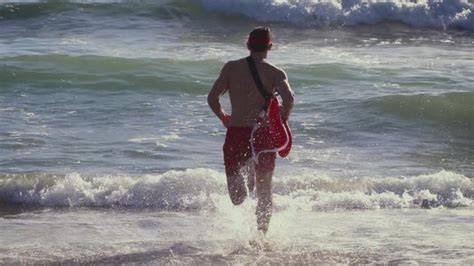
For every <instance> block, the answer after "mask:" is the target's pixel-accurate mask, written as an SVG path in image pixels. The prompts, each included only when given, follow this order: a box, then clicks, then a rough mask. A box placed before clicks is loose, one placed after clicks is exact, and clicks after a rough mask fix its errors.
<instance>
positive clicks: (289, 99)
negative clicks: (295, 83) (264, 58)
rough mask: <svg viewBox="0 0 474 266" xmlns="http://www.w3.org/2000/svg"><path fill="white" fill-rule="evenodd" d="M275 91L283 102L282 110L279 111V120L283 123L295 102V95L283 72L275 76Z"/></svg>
mask: <svg viewBox="0 0 474 266" xmlns="http://www.w3.org/2000/svg"><path fill="white" fill-rule="evenodd" d="M275 86H276V87H275V89H276V91H277V92H278V94H279V95H280V97H281V99H282V100H283V103H282V108H281V110H280V114H281V118H282V119H283V121H287V120H288V117H289V116H290V113H291V110H292V109H293V105H294V101H295V93H294V92H293V90H292V89H291V87H290V83H288V77H287V75H286V73H285V71H283V70H280V71H279V73H278V76H277V82H276V85H275Z"/></svg>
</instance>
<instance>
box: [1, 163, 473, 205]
mask: <svg viewBox="0 0 474 266" xmlns="http://www.w3.org/2000/svg"><path fill="white" fill-rule="evenodd" d="M273 192H274V199H275V208H276V209H277V210H291V209H298V210H307V211H311V210H313V211H321V210H324V211H327V210H335V209H343V210H345V209H346V210H352V209H378V208H416V207H420V206H421V207H438V206H445V207H468V206H472V205H473V200H472V197H473V195H474V184H473V182H472V181H471V180H470V179H469V178H467V177H465V176H463V175H460V174H456V173H453V172H448V171H441V172H438V173H434V174H429V175H420V176H414V177H409V178H360V179H333V178H330V177H328V176H324V175H317V174H304V175H296V176H290V177H286V178H280V177H275V178H274V185H273ZM0 199H1V200H2V201H5V202H10V203H22V204H31V205H40V206H86V207H114V206H119V207H127V208H155V209H161V210H175V211H183V210H184V211H185V210H216V209H217V210H219V209H228V208H230V206H231V204H230V201H229V199H228V196H227V189H226V183H225V176H224V174H222V173H219V172H217V171H215V170H211V169H202V168H201V169H188V170H185V171H169V172H166V173H163V174H160V175H146V176H141V177H130V176H103V177H93V178H92V177H83V176H81V175H80V174H78V173H71V174H67V175H66V176H65V177H63V178H59V177H55V176H43V177H42V176H36V177H33V178H31V177H29V178H25V177H20V176H8V177H5V178H2V179H0Z"/></svg>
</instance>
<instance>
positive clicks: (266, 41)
mask: <svg viewBox="0 0 474 266" xmlns="http://www.w3.org/2000/svg"><path fill="white" fill-rule="evenodd" d="M247 47H248V49H249V50H250V51H252V52H257V53H258V52H266V51H268V50H270V49H272V34H271V30H270V28H268V27H256V28H255V29H253V30H252V32H250V34H249V39H248V41H247Z"/></svg>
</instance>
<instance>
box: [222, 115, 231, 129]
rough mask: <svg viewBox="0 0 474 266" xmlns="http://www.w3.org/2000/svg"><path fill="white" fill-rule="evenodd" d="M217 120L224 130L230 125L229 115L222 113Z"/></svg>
mask: <svg viewBox="0 0 474 266" xmlns="http://www.w3.org/2000/svg"><path fill="white" fill-rule="evenodd" d="M219 118H220V119H221V121H222V124H223V125H224V127H225V128H229V125H230V118H231V116H230V114H228V113H225V112H222V114H221V115H220V116H219Z"/></svg>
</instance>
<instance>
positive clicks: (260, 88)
mask: <svg viewBox="0 0 474 266" xmlns="http://www.w3.org/2000/svg"><path fill="white" fill-rule="evenodd" d="M245 59H246V60H247V63H248V64H249V68H250V72H252V77H253V81H255V85H257V88H258V91H259V92H260V94H262V96H263V98H265V100H266V101H267V102H268V101H269V100H270V99H271V98H272V94H270V93H269V92H268V91H266V90H265V88H264V87H263V83H262V80H261V79H260V76H259V75H258V71H257V66H256V65H255V62H254V61H253V59H252V57H250V56H249V57H247V58H245Z"/></svg>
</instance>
